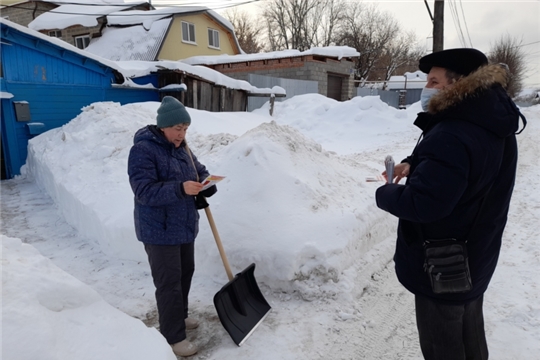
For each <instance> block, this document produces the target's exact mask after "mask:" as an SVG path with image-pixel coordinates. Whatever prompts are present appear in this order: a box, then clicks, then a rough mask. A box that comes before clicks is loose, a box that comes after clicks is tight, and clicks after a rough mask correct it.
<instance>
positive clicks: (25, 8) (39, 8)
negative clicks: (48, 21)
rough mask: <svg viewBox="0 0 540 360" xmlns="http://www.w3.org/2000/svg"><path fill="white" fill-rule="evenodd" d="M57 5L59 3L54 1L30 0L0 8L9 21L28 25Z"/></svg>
mask: <svg viewBox="0 0 540 360" xmlns="http://www.w3.org/2000/svg"><path fill="white" fill-rule="evenodd" d="M57 7H58V5H55V4H52V3H47V2H35V1H29V2H25V3H20V4H15V5H13V6H6V7H4V8H2V9H1V10H0V12H1V13H0V15H1V16H2V17H3V18H7V19H8V20H9V21H12V22H14V23H16V24H19V25H22V26H25V27H28V24H30V23H31V22H32V21H33V20H34V19H35V18H37V17H38V16H39V15H41V14H43V13H44V12H47V11H49V10H52V9H54V8H57Z"/></svg>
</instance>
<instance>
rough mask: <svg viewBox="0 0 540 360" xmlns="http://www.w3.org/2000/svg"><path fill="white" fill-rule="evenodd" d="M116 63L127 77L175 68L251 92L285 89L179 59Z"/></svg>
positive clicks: (282, 93) (277, 92) (283, 93)
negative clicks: (232, 75) (240, 78)
mask: <svg viewBox="0 0 540 360" xmlns="http://www.w3.org/2000/svg"><path fill="white" fill-rule="evenodd" d="M116 64H118V66H120V67H121V68H122V69H123V73H124V74H126V75H127V76H128V77H142V76H145V75H149V74H151V73H154V72H157V71H159V70H175V71H181V72H184V73H186V74H190V75H194V76H197V77H200V78H202V79H205V80H207V81H209V82H212V83H214V84H216V85H221V86H225V87H227V88H229V89H238V90H245V91H247V92H248V93H251V94H276V95H277V94H280V95H286V92H285V89H283V88H281V87H279V86H274V87H273V88H272V89H269V88H257V87H255V86H253V85H251V84H250V83H249V82H247V81H244V80H237V79H233V78H231V77H228V76H227V75H223V74H222V73H220V72H218V71H216V70H213V69H210V68H207V67H206V66H196V65H188V64H184V63H182V62H181V61H168V60H161V61H117V62H116Z"/></svg>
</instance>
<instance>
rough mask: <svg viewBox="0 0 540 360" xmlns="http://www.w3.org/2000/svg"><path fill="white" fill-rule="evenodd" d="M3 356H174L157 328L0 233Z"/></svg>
mask: <svg viewBox="0 0 540 360" xmlns="http://www.w3.org/2000/svg"><path fill="white" fill-rule="evenodd" d="M0 239H1V250H2V354H3V355H4V357H3V359H4V360H19V359H40V360H53V359H77V360H86V359H87V360H95V359H102V360H122V359H125V360H136V359H140V360H147V359H169V360H175V359H176V356H174V354H173V352H172V350H171V347H170V346H169V345H168V344H167V342H166V341H165V339H164V338H163V337H162V336H161V334H160V333H159V332H158V331H157V330H156V329H155V328H151V327H150V328H149V327H146V325H144V324H143V323H142V322H141V321H139V320H136V319H135V318H132V317H130V316H128V315H126V314H124V313H123V312H121V311H119V310H117V309H115V308H113V307H112V306H111V305H109V304H108V303H106V302H105V301H104V300H103V299H102V298H101V297H100V296H99V295H98V293H97V292H95V291H94V290H93V289H92V288H90V287H89V286H87V285H85V284H83V283H82V282H80V281H79V280H77V279H75V278H74V277H72V276H71V275H69V274H68V273H66V272H64V271H62V270H61V269H59V268H58V267H57V266H56V265H54V264H53V263H52V262H51V260H49V259H47V258H45V257H43V256H42V255H41V254H40V253H39V252H38V251H37V250H36V249H35V248H34V247H33V246H32V245H29V244H23V243H22V242H21V241H20V240H19V239H15V238H10V237H7V236H4V235H0Z"/></svg>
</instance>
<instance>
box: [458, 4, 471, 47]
mask: <svg viewBox="0 0 540 360" xmlns="http://www.w3.org/2000/svg"><path fill="white" fill-rule="evenodd" d="M459 6H460V7H461V14H462V15H463V22H464V23H465V30H466V32H467V37H468V38H469V44H471V47H474V46H473V44H472V40H471V34H470V33H469V26H467V19H466V18H465V11H463V2H462V1H461V0H459Z"/></svg>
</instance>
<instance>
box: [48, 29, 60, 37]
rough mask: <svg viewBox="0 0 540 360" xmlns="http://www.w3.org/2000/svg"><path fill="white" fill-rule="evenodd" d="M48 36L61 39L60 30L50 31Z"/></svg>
mask: <svg viewBox="0 0 540 360" xmlns="http://www.w3.org/2000/svg"><path fill="white" fill-rule="evenodd" d="M49 36H50V37H57V38H61V37H62V30H52V31H49Z"/></svg>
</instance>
